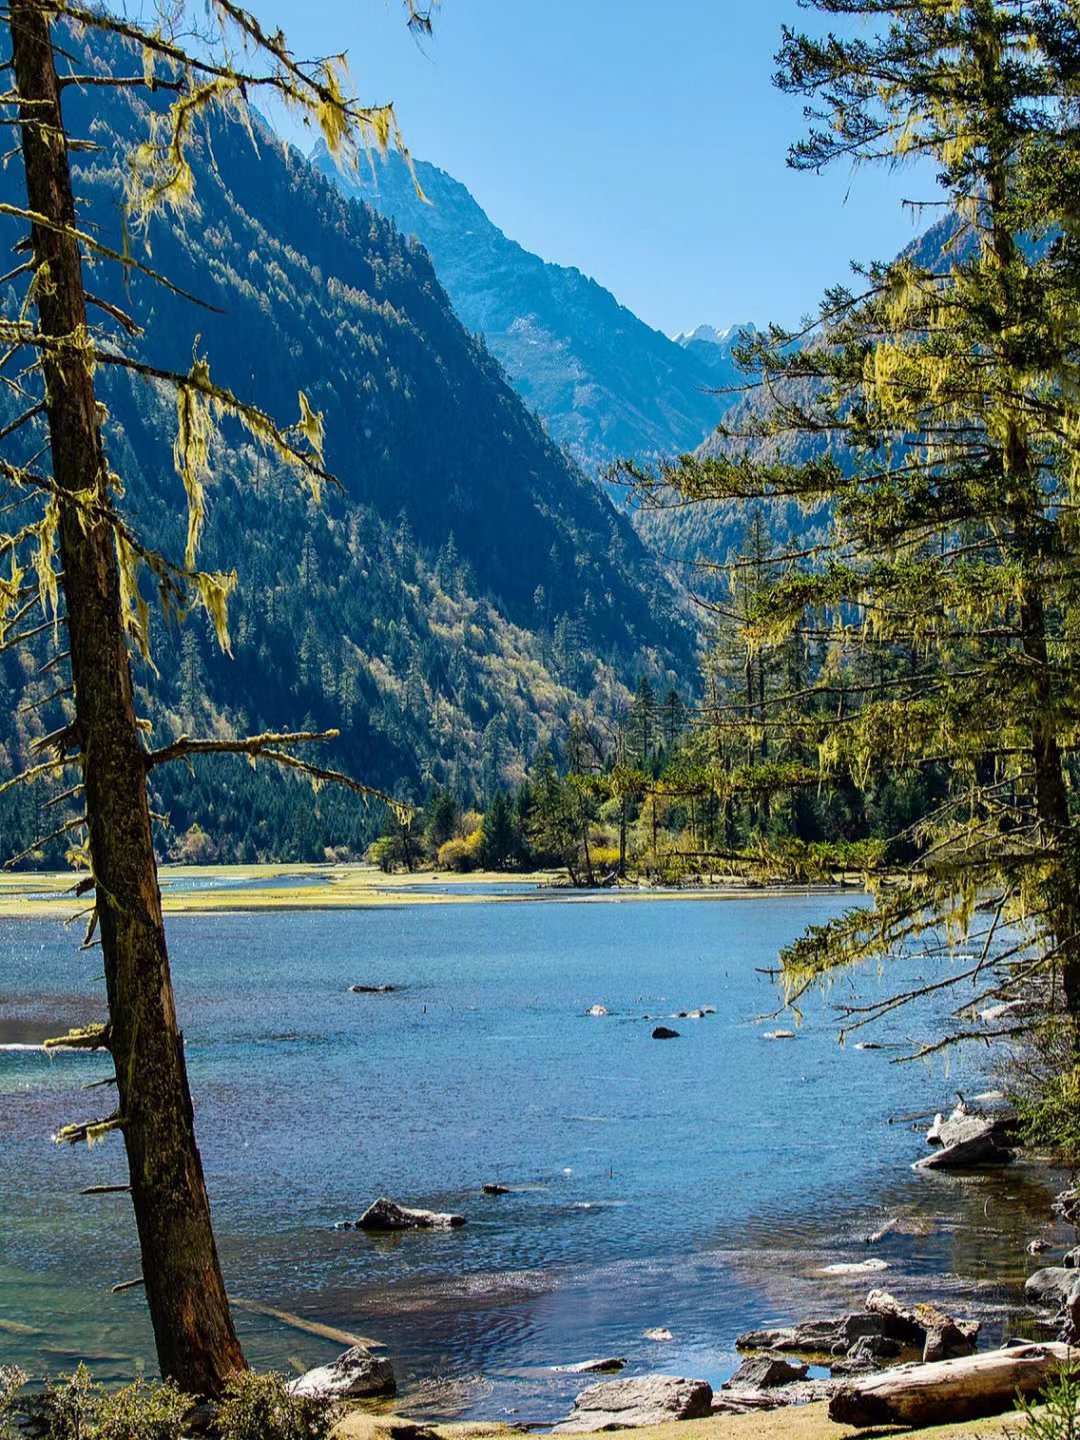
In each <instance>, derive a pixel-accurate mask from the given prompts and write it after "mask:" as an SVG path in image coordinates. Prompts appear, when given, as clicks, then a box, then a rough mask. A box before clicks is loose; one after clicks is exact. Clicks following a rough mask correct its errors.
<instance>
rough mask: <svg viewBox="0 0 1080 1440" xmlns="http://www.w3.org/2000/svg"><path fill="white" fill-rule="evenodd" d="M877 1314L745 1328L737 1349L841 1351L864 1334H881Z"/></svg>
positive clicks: (882, 1326) (883, 1327) (882, 1327)
mask: <svg viewBox="0 0 1080 1440" xmlns="http://www.w3.org/2000/svg"><path fill="white" fill-rule="evenodd" d="M885 1333H886V1324H885V1321H884V1320H883V1319H882V1317H881V1316H880V1315H859V1314H852V1315H841V1316H840V1317H839V1318H838V1319H836V1320H806V1321H804V1322H803V1323H802V1324H801V1325H789V1326H786V1327H785V1328H784V1329H781V1330H748V1331H747V1332H746V1334H745V1335H740V1336H739V1338H738V1339H737V1340H736V1341H735V1348H736V1349H737V1350H780V1351H787V1352H789V1353H790V1352H794V1353H795V1354H799V1355H838V1356H839V1355H845V1354H846V1353H847V1351H848V1349H849V1348H850V1347H851V1346H852V1345H854V1344H855V1342H856V1340H859V1339H861V1338H862V1337H863V1336H864V1335H884V1334H885Z"/></svg>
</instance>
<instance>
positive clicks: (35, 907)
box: [0, 865, 831, 919]
mask: <svg viewBox="0 0 1080 1440" xmlns="http://www.w3.org/2000/svg"><path fill="white" fill-rule="evenodd" d="M160 880H161V894H162V903H163V905H164V909H165V913H166V914H168V915H199V914H215V913H225V912H229V913H236V912H238V911H281V910H363V909H369V908H376V907H379V908H385V907H396V906H400V905H476V904H485V905H491V904H496V905H507V904H509V905H514V904H522V903H530V904H537V903H543V902H546V903H557V904H568V905H620V904H627V903H634V902H636V901H642V900H652V901H656V900H700V901H707V900H745V899H754V898H776V897H777V896H784V895H793V896H805V895H810V894H821V893H828V892H829V890H830V889H831V887H825V886H812V887H811V886H770V887H768V888H757V889H755V888H750V887H747V886H745V885H740V884H737V883H735V882H732V881H727V880H718V881H716V882H714V883H710V884H705V885H699V886H693V887H688V888H686V889H663V888H656V887H650V886H641V887H639V886H637V885H634V884H630V885H626V886H620V887H619V888H618V889H610V890H602V891H581V890H574V889H572V888H571V887H569V886H567V885H565V884H563V883H562V880H563V877H562V876H561V875H559V874H556V873H554V872H552V871H537V872H534V873H530V874H526V875H516V874H514V875H509V874H503V873H501V872H487V871H476V872H474V873H473V874H471V875H449V874H446V873H445V872H442V871H435V870H423V871H421V870H417V871H413V872H412V873H411V874H408V875H384V874H383V873H382V871H381V870H377V869H375V868H374V867H373V866H370V865H336V866H326V865H207V866H193V865H165V866H162V867H161V870H160ZM75 883H76V882H75V880H74V879H73V877H72V876H71V875H70V874H68V873H60V874H54V873H49V874H44V873H43V874H38V873H28V872H22V871H20V872H18V873H16V874H5V875H0V919H68V918H69V917H70V916H72V915H74V914H76V913H78V912H79V911H83V910H85V909H86V898H85V897H83V898H81V899H80V898H77V897H76V896H75V895H74V894H72V890H73V886H74V884H75ZM496 887H497V893H494V892H495V889H496Z"/></svg>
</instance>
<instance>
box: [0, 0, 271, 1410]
mask: <svg viewBox="0 0 1080 1440" xmlns="http://www.w3.org/2000/svg"><path fill="white" fill-rule="evenodd" d="M10 29H11V37H12V63H13V68H14V73H15V82H16V86H17V89H18V94H19V97H20V101H21V102H23V103H22V104H21V107H20V122H21V133H22V153H23V162H24V165H25V170H26V190H27V199H28V203H29V208H30V209H31V210H32V211H33V212H35V213H36V214H38V215H40V216H42V217H43V223H41V224H35V225H34V226H33V227H32V236H31V241H32V247H33V259H34V265H35V268H36V270H37V272H38V274H39V275H40V274H41V273H42V271H43V269H44V267H46V266H47V267H48V271H47V273H48V277H49V283H48V284H43V285H40V286H38V288H37V290H36V292H35V301H36V305H37V312H38V317H39V325H40V329H41V331H42V333H43V334H44V335H45V336H47V337H51V338H54V339H58V340H62V339H66V338H69V337H73V336H78V335H79V334H81V333H84V330H83V327H85V325H86V296H85V291H84V286H83V274H82V261H81V257H80V253H79V246H78V242H77V240H76V239H75V238H74V234H73V229H74V226H75V205H74V201H73V198H72V190H71V172H70V168H69V164H68V153H67V144H66V136H65V134H64V130H63V121H62V117H61V111H60V86H59V83H58V80H57V75H56V68H55V60H54V55H53V48H52V40H51V35H50V31H49V24H48V20H47V18H46V15H45V13H44V11H43V10H42V9H41V8H40V7H39V4H38V3H37V0H11V8H10ZM43 363H44V371H45V384H46V391H47V411H48V420H49V435H50V443H51V450H52V468H53V478H54V480H55V483H56V486H57V489H58V492H59V498H60V548H61V557H62V562H63V577H62V581H63V594H64V601H65V606H66V611H67V629H68V636H69V644H70V651H71V669H72V678H73V681H74V692H75V726H74V736H73V742H72V743H73V746H75V747H77V748H78V750H79V751H80V752H81V756H82V773H83V782H84V786H85V803H86V815H87V825H88V830H89V841H90V856H91V862H92V865H93V871H94V879H95V882H96V895H97V908H98V923H99V928H100V934H101V944H102V953H103V958H104V965H105V982H106V989H107V992H108V1002H109V1048H110V1050H111V1052H112V1056H113V1060H114V1062H115V1065H116V1081H117V1095H118V1110H117V1116H118V1119H119V1123H120V1125H121V1128H122V1130H123V1135H124V1143H125V1146H126V1148H127V1156H128V1167H129V1171H130V1175H131V1194H132V1203H133V1206H134V1210H135V1219H136V1223H137V1226H138V1232H139V1242H140V1246H141V1249H142V1263H143V1278H144V1281H145V1285H146V1297H147V1302H148V1305H149V1308H150V1318H151V1320H152V1322H153V1327H154V1337H155V1340H156V1342H157V1352H158V1361H159V1364H160V1367H161V1372H162V1374H163V1375H164V1376H168V1377H171V1378H172V1379H174V1380H175V1381H176V1382H177V1383H178V1384H179V1385H180V1387H181V1388H182V1389H184V1390H186V1391H189V1392H191V1393H193V1394H203V1395H213V1394H218V1393H220V1391H221V1390H222V1388H223V1385H224V1383H225V1381H226V1380H227V1378H228V1377H229V1375H230V1374H232V1373H234V1372H235V1371H237V1370H239V1369H242V1368H243V1366H244V1358H243V1354H242V1352H241V1349H240V1345H239V1342H238V1340H237V1338H236V1332H235V1330H234V1329H233V1323H232V1317H231V1315H230V1313H229V1304H228V1300H227V1298H226V1295H225V1286H224V1283H223V1281H222V1277H221V1270H220V1266H219V1264H218V1257H217V1250H216V1247H215V1244H214V1235H213V1230H212V1229H211V1224H210V1206H209V1202H208V1200H207V1195H206V1186H205V1183H204V1180H203V1172H202V1162H201V1160H200V1158H199V1151H198V1148H197V1146H196V1144H195V1128H194V1115H193V1112H192V1106H191V1097H190V1093H189V1090H188V1081H187V1070H186V1067H185V1063H184V1048H183V1037H182V1036H181V1034H180V1031H179V1028H178V1026H177V1022H176V1010H175V1005H174V1001H173V990H172V981H171V979H170V975H169V961H168V954H167V951H166V946H165V930H164V924H163V920H162V914H161V895H160V892H159V890H158V883H157V867H156V864H155V860H154V848H153V840H152V836H151V829H150V810H149V805H148V802H147V793H146V768H145V760H144V752H143V749H142V745H141V743H140V739H139V732H138V728H137V726H136V719H135V710H134V704H133V699H132V683H131V669H130V663H129V657H128V642H127V637H126V634H125V624H124V616H123V612H122V606H121V598H120V579H119V572H118V562H117V557H116V548H115V542H114V538H113V531H112V527H111V525H110V524H109V522H108V520H107V518H103V517H102V515H101V513H100V510H99V513H98V514H97V515H96V516H93V517H90V516H88V515H87V511H86V507H85V501H86V499H87V498H91V499H92V501H93V503H95V504H96V505H98V506H100V507H104V506H106V505H107V504H108V503H109V495H108V480H107V471H106V465H105V457H104V451H103V448H102V442H101V432H100V427H99V422H98V410H97V405H96V400H95V395H94V384H93V379H92V376H91V373H90V371H89V369H88V368H87V366H86V364H85V363H84V362H83V360H82V359H81V358H80V357H79V356H78V355H77V354H74V353H72V352H70V351H69V352H68V353H67V354H66V355H64V357H63V358H62V359H61V358H58V357H57V356H56V354H55V353H54V354H53V355H51V356H50V354H49V352H48V351H45V352H44V361H43ZM80 497H81V498H80Z"/></svg>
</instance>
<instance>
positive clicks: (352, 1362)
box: [289, 1345, 397, 1400]
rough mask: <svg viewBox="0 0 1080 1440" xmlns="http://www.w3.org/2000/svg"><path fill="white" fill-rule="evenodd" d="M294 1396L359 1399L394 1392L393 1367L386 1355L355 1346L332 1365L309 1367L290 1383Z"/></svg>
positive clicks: (320, 1398) (317, 1398)
mask: <svg viewBox="0 0 1080 1440" xmlns="http://www.w3.org/2000/svg"><path fill="white" fill-rule="evenodd" d="M289 1389H290V1391H291V1392H292V1393H293V1394H294V1395H303V1396H306V1397H308V1398H310V1399H313V1400H346V1399H351V1400H359V1399H364V1398H367V1397H370V1396H373V1395H393V1393H394V1391H395V1390H396V1389H397V1381H396V1380H395V1379H394V1367H393V1365H391V1363H390V1361H389V1360H387V1359H386V1357H385V1356H384V1355H372V1353H371V1351H370V1350H365V1349H364V1347H363V1346H362V1345H356V1346H354V1347H353V1349H351V1350H346V1351H345V1353H344V1355H339V1356H338V1358H337V1359H336V1360H332V1361H331V1362H330V1364H329V1365H320V1366H319V1367H318V1369H316V1370H309V1371H307V1373H306V1374H304V1375H301V1376H300V1377H299V1379H297V1380H292V1381H290V1382H289Z"/></svg>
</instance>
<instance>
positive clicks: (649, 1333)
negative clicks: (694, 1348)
mask: <svg viewBox="0 0 1080 1440" xmlns="http://www.w3.org/2000/svg"><path fill="white" fill-rule="evenodd" d="M641 1338H642V1339H643V1340H659V1341H664V1340H674V1339H675V1336H674V1335H672V1333H671V1331H670V1330H667V1329H665V1328H664V1326H663V1325H657V1326H656V1327H655V1328H654V1329H652V1330H646V1331H645V1334H644V1335H643V1336H642V1337H641Z"/></svg>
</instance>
